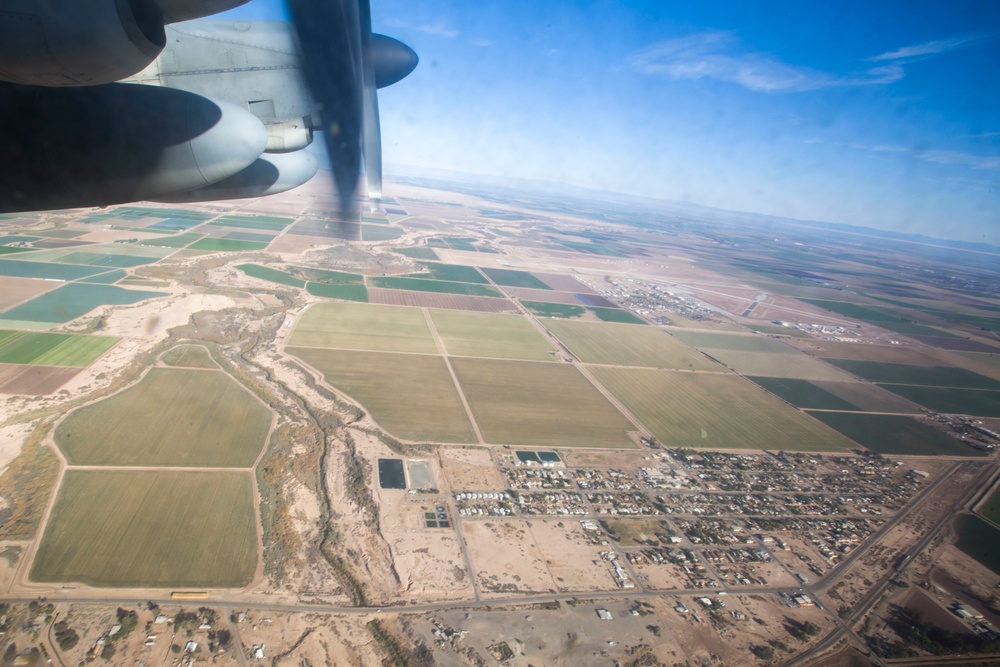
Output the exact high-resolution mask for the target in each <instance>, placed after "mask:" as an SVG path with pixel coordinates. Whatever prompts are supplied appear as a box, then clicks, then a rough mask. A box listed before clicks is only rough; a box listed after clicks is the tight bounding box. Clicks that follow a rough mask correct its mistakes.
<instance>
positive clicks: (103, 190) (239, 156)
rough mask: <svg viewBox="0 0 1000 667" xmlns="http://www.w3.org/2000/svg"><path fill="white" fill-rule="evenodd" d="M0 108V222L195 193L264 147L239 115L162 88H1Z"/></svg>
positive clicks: (258, 131)
mask: <svg viewBox="0 0 1000 667" xmlns="http://www.w3.org/2000/svg"><path fill="white" fill-rule="evenodd" d="M0 100H2V103H0V147H2V148H0V213H8V212H16V211H37V210H46V209H59V208H78V207H84V206H107V205H109V204H121V203H125V202H132V201H139V200H143V199H155V198H157V197H163V196H166V195H169V194H172V193H175V192H186V191H190V190H196V189H198V188H202V187H205V186H206V185H211V184H212V183H217V182H218V181H221V180H223V179H226V178H229V177H230V176H232V175H233V174H236V173H238V172H240V171H242V170H243V169H244V168H246V167H247V166H249V165H250V164H252V163H253V162H254V161H255V160H256V159H257V158H258V157H259V156H260V154H261V153H262V152H263V151H264V148H265V146H266V144H267V131H266V130H265V129H264V126H263V125H262V124H261V122H260V121H259V120H257V118H256V117H255V116H254V115H253V114H251V113H250V112H248V111H246V110H245V109H241V108H240V107H237V106H235V105H232V104H228V103H225V102H216V101H213V100H209V99H207V98H205V97H201V96H199V95H195V94H193V93H188V92H184V91H181V90H173V89H170V88H160V87H156V86H140V85H133V84H121V83H112V84H107V85H104V86H89V87H84V88H40V87H36V86H16V85H12V84H0Z"/></svg>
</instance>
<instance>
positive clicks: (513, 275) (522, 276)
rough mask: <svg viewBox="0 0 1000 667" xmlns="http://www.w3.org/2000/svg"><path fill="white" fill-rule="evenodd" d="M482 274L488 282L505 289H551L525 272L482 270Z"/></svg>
mask: <svg viewBox="0 0 1000 667" xmlns="http://www.w3.org/2000/svg"><path fill="white" fill-rule="evenodd" d="M483 273H485V274H486V275H487V276H489V277H490V280H492V281H493V282H495V283H496V284H497V285H503V286H505V287H527V288H529V289H542V290H547V289H551V288H550V287H549V286H548V285H547V284H545V283H544V282H543V281H541V280H539V279H538V278H536V277H535V276H533V275H532V274H530V273H528V272H527V271H515V270H513V269H486V268H484V269H483Z"/></svg>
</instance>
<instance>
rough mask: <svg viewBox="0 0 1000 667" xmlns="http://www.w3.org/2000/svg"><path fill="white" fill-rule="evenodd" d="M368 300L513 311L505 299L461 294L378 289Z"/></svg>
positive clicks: (381, 302) (418, 305) (477, 309)
mask: <svg viewBox="0 0 1000 667" xmlns="http://www.w3.org/2000/svg"><path fill="white" fill-rule="evenodd" d="M310 284H311V283H310ZM368 300H369V301H371V302H372V303H378V304H382V305H387V306H417V307H422V308H448V309H451V310H471V311H474V312H480V313H504V312H511V311H514V310H515V308H514V304H512V303H511V302H510V301H508V300H507V299H495V298H493V297H487V296H465V295H463V294H437V293H434V292H413V291H410V290H398V289H381V288H378V287H371V288H369V289H368Z"/></svg>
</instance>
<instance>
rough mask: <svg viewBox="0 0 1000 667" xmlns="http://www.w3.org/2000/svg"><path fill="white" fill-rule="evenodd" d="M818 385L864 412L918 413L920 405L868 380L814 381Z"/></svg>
mask: <svg viewBox="0 0 1000 667" xmlns="http://www.w3.org/2000/svg"><path fill="white" fill-rule="evenodd" d="M813 384H815V385H816V386H817V387H819V388H820V389H823V390H824V391H827V392H829V393H831V394H833V395H834V396H836V397H837V398H841V399H843V400H845V401H847V402H848V403H850V404H851V405H856V406H857V407H859V408H860V409H861V411H862V412H908V413H913V414H916V413H917V412H920V407H919V406H918V405H917V404H916V403H913V402H911V401H908V400H906V399H905V398H903V397H902V396H899V395H897V394H894V393H892V392H891V391H886V390H885V389H883V388H882V387H879V386H878V385H874V384H868V383H867V382H814V383H813Z"/></svg>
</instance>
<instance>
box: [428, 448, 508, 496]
mask: <svg viewBox="0 0 1000 667" xmlns="http://www.w3.org/2000/svg"><path fill="white" fill-rule="evenodd" d="M438 452H439V454H438V456H439V460H440V462H441V467H442V469H443V472H444V477H445V479H446V480H447V482H448V485H449V487H450V489H451V490H452V491H498V490H502V489H504V488H506V486H507V483H506V480H505V479H504V477H503V475H501V474H500V471H499V470H497V469H496V465H495V464H494V462H493V457H492V456H491V455H490V451H489V450H488V449H459V448H458V447H449V448H447V449H445V448H443V447H442V448H441V449H440V450H438Z"/></svg>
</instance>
